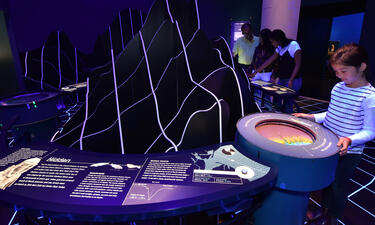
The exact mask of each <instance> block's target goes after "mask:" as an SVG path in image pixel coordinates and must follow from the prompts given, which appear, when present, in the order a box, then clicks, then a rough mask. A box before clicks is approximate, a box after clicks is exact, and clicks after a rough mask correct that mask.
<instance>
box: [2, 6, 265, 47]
mask: <svg viewBox="0 0 375 225" xmlns="http://www.w3.org/2000/svg"><path fill="white" fill-rule="evenodd" d="M0 1H8V5H9V7H8V10H7V14H8V23H9V25H10V26H12V30H13V33H14V34H13V36H14V43H15V44H16V48H17V50H18V51H20V52H24V51H27V50H31V49H34V48H39V47H40V46H41V45H42V44H43V42H44V41H46V39H47V37H48V35H49V33H51V32H54V31H56V30H60V31H64V32H65V33H67V34H68V36H69V38H70V39H71V41H72V42H73V45H74V46H76V47H77V48H78V49H79V50H81V51H83V52H86V53H89V52H91V51H92V50H93V47H94V43H95V40H96V37H97V36H98V35H99V34H101V33H103V32H104V31H105V30H106V29H107V28H108V25H109V24H110V23H111V22H112V21H113V19H114V18H115V17H116V15H117V13H118V12H119V11H121V10H123V9H127V8H134V9H140V10H142V11H143V12H145V13H147V12H148V10H149V9H150V7H151V6H152V4H153V2H154V0H121V1H119V0H106V1H104V0H101V1H99V0H64V1H50V0H33V1H30V0H0ZM261 3H262V0H255V1H243V0H232V1H230V2H228V1H227V0H198V6H199V12H200V14H201V24H202V26H201V28H202V29H203V30H204V31H205V32H206V33H207V34H208V36H209V37H215V36H218V35H222V36H224V37H226V38H227V40H230V38H229V34H230V24H231V21H232V20H245V19H248V20H251V22H253V23H254V25H255V30H256V31H257V28H258V27H259V26H260V15H261ZM4 5H6V4H4ZM8 29H9V28H8Z"/></svg>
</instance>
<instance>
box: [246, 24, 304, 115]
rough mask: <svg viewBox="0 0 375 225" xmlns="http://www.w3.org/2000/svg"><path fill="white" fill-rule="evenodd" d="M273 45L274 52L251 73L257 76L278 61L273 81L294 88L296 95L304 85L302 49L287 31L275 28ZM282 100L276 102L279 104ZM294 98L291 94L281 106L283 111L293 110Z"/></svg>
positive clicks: (290, 111)
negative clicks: (288, 36)
mask: <svg viewBox="0 0 375 225" xmlns="http://www.w3.org/2000/svg"><path fill="white" fill-rule="evenodd" d="M270 40H271V43H272V45H273V46H274V47H275V48H276V49H275V52H274V54H273V55H272V56H271V57H269V58H268V59H267V60H266V61H265V62H264V63H263V64H262V65H261V66H260V67H258V68H257V69H256V71H255V72H254V73H253V74H252V75H251V76H255V75H256V74H257V73H260V72H262V71H263V70H264V69H265V68H267V67H268V66H269V65H271V64H272V63H274V62H276V61H277V63H276V65H275V66H274V70H273V73H272V76H271V81H274V82H277V83H278V84H279V85H282V86H285V87H289V88H292V89H293V90H295V91H296V96H297V95H298V94H299V91H300V89H301V87H302V78H301V73H300V69H301V62H302V51H301V47H300V45H299V44H298V43H297V41H294V40H291V39H289V38H287V37H286V36H285V33H284V32H283V31H282V30H280V29H276V30H273V31H272V33H271V36H270ZM278 102H280V100H278V101H277V102H276V104H278ZM293 103H294V98H293V96H291V97H290V98H287V99H285V100H284V104H283V105H282V106H281V110H280V111H282V112H285V113H292V112H293Z"/></svg>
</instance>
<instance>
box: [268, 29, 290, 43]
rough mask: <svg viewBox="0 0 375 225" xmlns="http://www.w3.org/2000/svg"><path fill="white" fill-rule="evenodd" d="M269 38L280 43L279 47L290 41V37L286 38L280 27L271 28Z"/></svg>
mask: <svg viewBox="0 0 375 225" xmlns="http://www.w3.org/2000/svg"><path fill="white" fill-rule="evenodd" d="M270 39H271V40H274V41H277V42H278V43H280V45H281V47H285V46H287V45H289V43H290V42H291V41H292V40H291V39H288V38H286V36H285V33H284V31H282V30H280V29H276V30H273V31H272V33H271V36H270Z"/></svg>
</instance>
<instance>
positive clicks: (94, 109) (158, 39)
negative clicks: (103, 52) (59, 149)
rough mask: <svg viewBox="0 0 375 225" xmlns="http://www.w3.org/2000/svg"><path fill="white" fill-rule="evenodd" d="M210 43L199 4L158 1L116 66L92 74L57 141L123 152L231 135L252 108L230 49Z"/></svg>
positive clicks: (191, 144) (216, 140)
mask: <svg viewBox="0 0 375 225" xmlns="http://www.w3.org/2000/svg"><path fill="white" fill-rule="evenodd" d="M213 46H214V44H213V43H212V42H211V41H210V40H208V39H207V37H206V36H205V34H204V32H203V31H202V30H200V25H199V14H198V6H197V5H196V1H179V0H169V1H162V0H160V1H159V0H157V1H155V2H154V4H153V6H152V8H151V9H150V12H149V14H148V16H147V20H146V22H145V23H144V25H143V26H142V28H141V30H140V32H138V33H137V34H135V35H134V38H133V39H132V40H131V41H130V42H129V43H128V45H127V46H126V48H125V49H124V51H123V52H122V53H121V54H120V55H119V57H118V58H115V57H113V63H114V64H113V67H114V70H111V71H110V73H106V74H102V75H100V76H92V77H90V79H89V89H88V92H87V96H88V98H87V99H86V100H87V101H86V104H85V105H83V106H82V107H81V108H80V110H79V111H78V112H77V113H76V114H75V115H74V116H73V118H72V119H71V120H70V121H69V122H68V123H67V124H66V125H65V126H64V129H63V131H62V133H60V134H58V135H57V136H56V137H55V139H54V141H56V142H57V143H60V144H64V145H67V146H70V147H73V148H77V149H83V150H87V151H95V152H112V153H125V154H127V153H163V152H168V151H176V150H183V149H187V148H194V147H200V146H204V145H210V144H217V143H220V142H223V141H230V140H233V137H234V132H235V124H236V121H237V120H238V119H239V118H240V117H241V116H243V115H244V114H245V113H249V112H250V111H249V109H250V107H249V106H248V105H249V104H250V102H248V101H244V96H248V95H249V93H248V92H249V90H248V89H244V90H242V89H241V86H246V85H244V84H241V82H244V81H243V80H241V79H238V77H237V74H236V73H235V71H234V68H233V65H230V64H228V60H227V59H223V58H222V56H223V55H224V56H225V54H228V53H222V52H224V51H227V52H228V51H229V49H228V48H224V49H223V48H221V49H218V48H214V47H213ZM229 55H230V53H229ZM114 79H115V80H114ZM115 83H116V85H117V86H116V88H115ZM119 121H121V123H119Z"/></svg>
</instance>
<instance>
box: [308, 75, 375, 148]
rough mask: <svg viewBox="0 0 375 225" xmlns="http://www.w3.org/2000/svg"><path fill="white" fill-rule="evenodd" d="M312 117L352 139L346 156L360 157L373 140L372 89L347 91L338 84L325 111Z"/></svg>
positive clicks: (374, 108) (374, 110) (374, 111)
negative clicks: (357, 155) (366, 145)
mask: <svg viewBox="0 0 375 225" xmlns="http://www.w3.org/2000/svg"><path fill="white" fill-rule="evenodd" d="M314 117H315V121H316V122H318V123H323V126H325V127H327V128H328V129H330V130H331V131H332V132H334V133H335V134H337V136H339V137H349V138H350V139H351V140H352V144H351V145H350V146H349V148H348V153H352V154H361V153H362V152H363V148H364V146H365V143H366V142H367V141H370V140H372V139H373V138H374V137H375V88H374V87H372V86H371V85H368V86H363V87H359V88H350V87H347V86H346V85H345V83H344V82H340V83H338V84H336V85H335V86H334V87H333V89H332V92H331V101H330V103H329V106H328V111H327V112H324V113H319V114H314Z"/></svg>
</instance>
